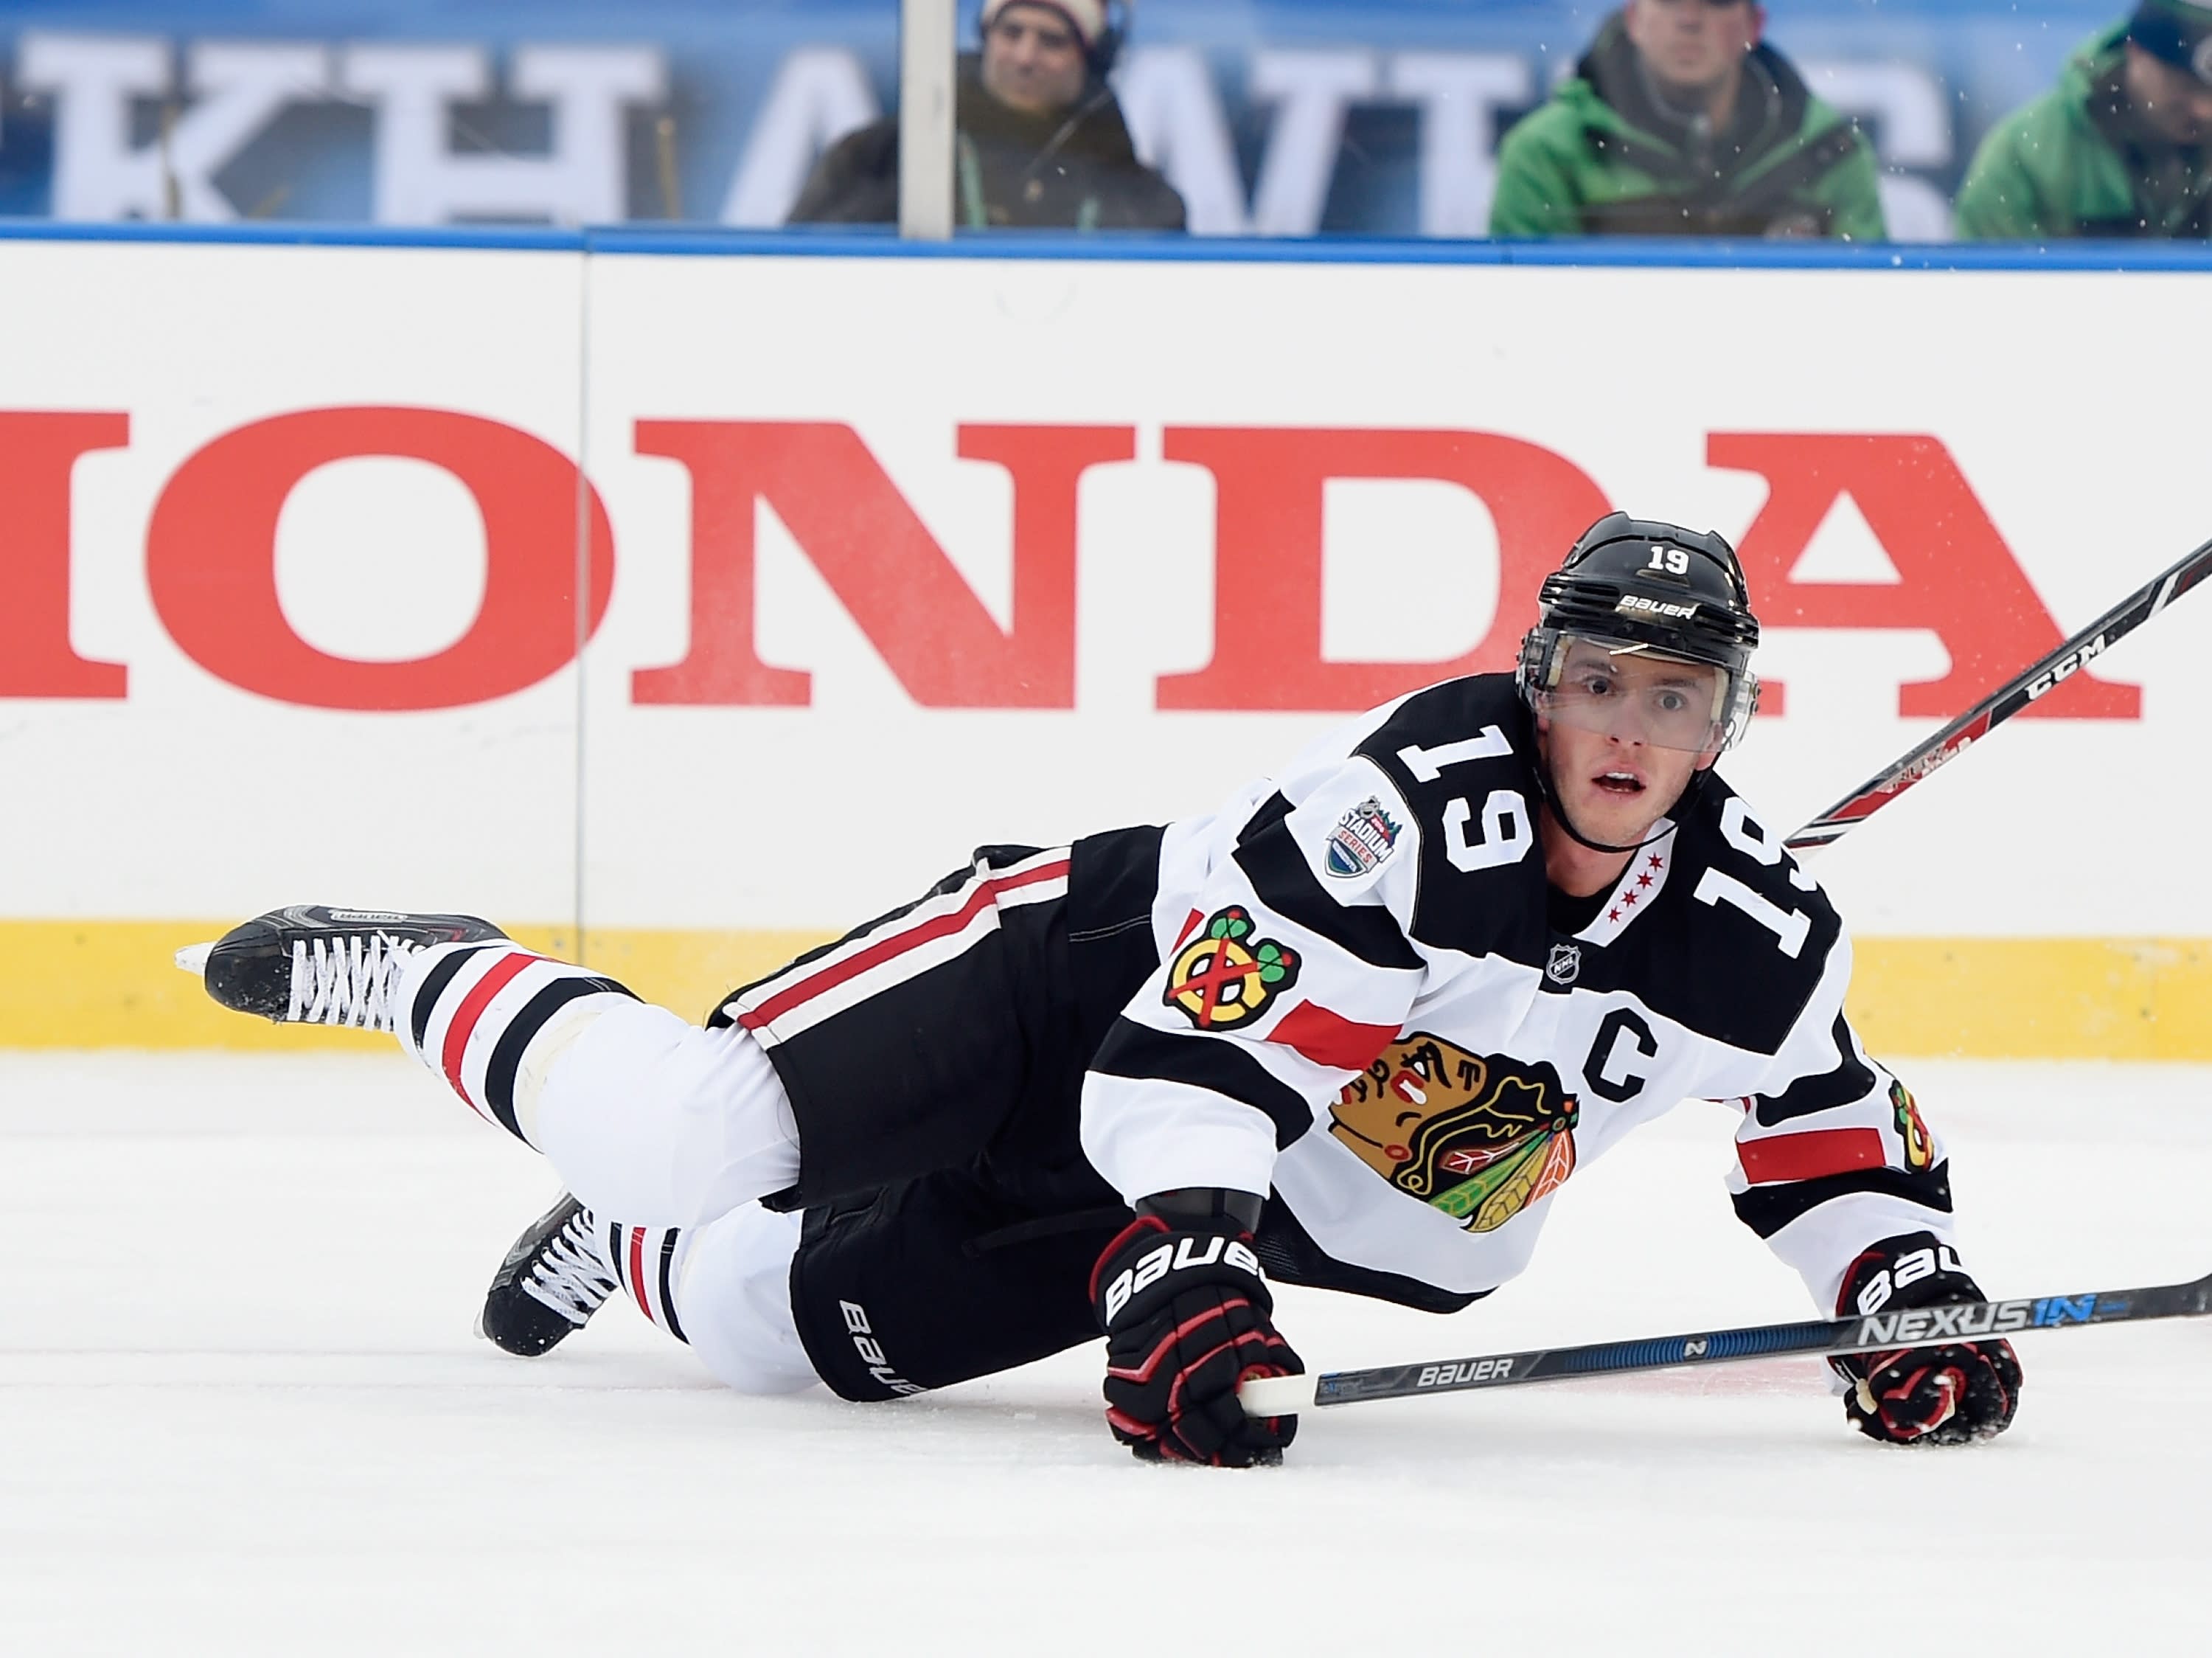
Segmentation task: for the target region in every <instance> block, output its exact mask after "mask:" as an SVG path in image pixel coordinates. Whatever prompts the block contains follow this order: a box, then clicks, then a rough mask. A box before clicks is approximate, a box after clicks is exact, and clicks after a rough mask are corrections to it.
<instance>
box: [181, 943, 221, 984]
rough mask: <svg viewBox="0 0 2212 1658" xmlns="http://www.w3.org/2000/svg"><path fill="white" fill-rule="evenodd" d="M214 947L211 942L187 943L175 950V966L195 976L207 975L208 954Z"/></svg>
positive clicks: (202, 976)
mask: <svg viewBox="0 0 2212 1658" xmlns="http://www.w3.org/2000/svg"><path fill="white" fill-rule="evenodd" d="M214 948H215V945H214V944H213V943H212V942H210V943H206V944H187V945H185V948H183V949H181V950H179V951H178V952H177V966H178V967H179V970H180V971H182V972H188V973H190V974H191V976H192V977H193V978H205V977H206V976H207V964H208V954H209V952H210V951H211V950H213V949H214Z"/></svg>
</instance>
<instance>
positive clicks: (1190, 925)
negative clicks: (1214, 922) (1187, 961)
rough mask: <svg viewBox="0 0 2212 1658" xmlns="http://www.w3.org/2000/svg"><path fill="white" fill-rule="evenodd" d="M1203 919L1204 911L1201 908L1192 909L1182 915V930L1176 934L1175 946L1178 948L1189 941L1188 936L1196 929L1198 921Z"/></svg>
mask: <svg viewBox="0 0 2212 1658" xmlns="http://www.w3.org/2000/svg"><path fill="white" fill-rule="evenodd" d="M1205 919H1206V911H1203V910H1193V911H1191V912H1190V913H1189V914H1188V916H1186V917H1183V923H1182V931H1181V932H1179V933H1177V934H1176V942H1175V947H1176V948H1177V949H1178V950H1180V949H1181V948H1182V947H1183V946H1184V945H1186V944H1188V943H1189V942H1190V936H1191V935H1192V934H1193V933H1194V932H1196V931H1197V930H1198V923H1200V922H1201V921H1203V920H1205Z"/></svg>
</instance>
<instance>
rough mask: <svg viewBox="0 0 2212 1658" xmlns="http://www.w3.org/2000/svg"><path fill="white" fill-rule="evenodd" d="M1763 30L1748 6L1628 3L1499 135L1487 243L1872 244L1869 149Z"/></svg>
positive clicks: (1877, 226) (1757, 10) (1875, 197)
mask: <svg viewBox="0 0 2212 1658" xmlns="http://www.w3.org/2000/svg"><path fill="white" fill-rule="evenodd" d="M1765 24H1766V10H1765V7H1763V6H1759V5H1754V4H1753V3H1752V0H1627V3H1626V5H1625V6H1623V7H1622V8H1621V9H1620V11H1619V12H1618V13H1616V14H1615V15H1613V16H1612V17H1611V18H1609V19H1607V21H1606V23H1605V24H1604V26H1603V27H1601V28H1600V29H1599V31H1598V35H1597V39H1596V40H1595V42H1594V43H1593V44H1592V45H1591V46H1590V48H1589V52H1587V53H1586V54H1585V55H1584V56H1583V59H1582V61H1581V63H1580V64H1577V67H1576V72H1575V75H1574V77H1573V78H1572V79H1571V80H1569V81H1567V82H1565V84H1563V85H1562V86H1561V87H1560V88H1559V90H1558V92H1557V93H1555V94H1553V97H1552V99H1551V101H1549V102H1548V103H1547V104H1545V105H1544V106H1543V107H1541V108H1540V109H1538V110H1537V111H1536V112H1535V113H1534V114H1531V115H1529V116H1528V118H1527V119H1524V120H1522V122H1520V123H1519V125H1516V126H1515V127H1514V128H1513V130H1512V131H1510V132H1508V133H1507V134H1506V135H1505V140H1504V143H1502V144H1501V145H1500V146H1499V148H1498V191H1497V194H1496V196H1495V197H1494V198H1492V204H1491V215H1490V233H1491V235H1494V236H1575V235H1640V236H1665V235H1688V236H1833V237H1840V238H1844V239H1846V240H1850V241H1881V239H1882V237H1883V235H1884V234H1885V232H1884V229H1883V224H1882V215H1881V194H1880V192H1879V189H1878V187H1877V184H1876V173H1875V160H1874V151H1873V149H1872V148H1871V147H1870V146H1869V144H1868V143H1867V141H1866V139H1865V137H1863V135H1862V134H1861V133H1860V132H1859V131H1858V130H1857V128H1856V127H1855V126H1853V125H1851V124H1850V122H1849V121H1847V120H1845V119H1844V118H1843V117H1842V116H1841V115H1839V114H1838V113H1837V112H1836V111H1835V110H1833V109H1831V108H1830V107H1828V106H1827V105H1826V104H1824V103H1822V102H1821V101H1820V100H1819V99H1817V98H1815V97H1814V96H1813V94H1812V93H1811V92H1810V91H1809V90H1808V89H1807V88H1806V85H1805V82H1804V79H1803V77H1802V76H1800V75H1799V74H1798V73H1797V71H1796V70H1795V69H1794V68H1792V67H1791V66H1790V63H1789V62H1788V60H1787V59H1785V58H1783V56H1782V55H1781V54H1780V53H1779V52H1776V51H1775V50H1774V49H1773V48H1772V47H1771V46H1766V45H1765V44H1763V43H1762V41H1761V40H1760V35H1761V33H1762V32H1763V30H1764V29H1765Z"/></svg>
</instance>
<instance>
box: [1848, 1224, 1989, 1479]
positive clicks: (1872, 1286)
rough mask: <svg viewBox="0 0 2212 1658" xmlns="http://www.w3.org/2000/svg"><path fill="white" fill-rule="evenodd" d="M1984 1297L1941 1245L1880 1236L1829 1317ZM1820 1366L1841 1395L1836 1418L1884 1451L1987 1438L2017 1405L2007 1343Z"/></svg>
mask: <svg viewBox="0 0 2212 1658" xmlns="http://www.w3.org/2000/svg"><path fill="white" fill-rule="evenodd" d="M1988 1299H1989V1298H1988V1297H1987V1296H1986V1295H1983V1294H1982V1290H1981V1286H1980V1285H1979V1284H1978V1283H1975V1282H1974V1281H1973V1280H1972V1278H1970V1277H1967V1276H1966V1271H1965V1270H1964V1269H1963V1268H1961V1267H1960V1265H1959V1258H1958V1256H1957V1255H1955V1254H1954V1253H1952V1250H1951V1247H1950V1246H1949V1245H1948V1244H1940V1243H1938V1242H1936V1237H1935V1234H1933V1233H1929V1232H1911V1233H1907V1234H1905V1235H1904V1236H1902V1237H1897V1238H1885V1239H1883V1240H1881V1242H1880V1243H1878V1244H1875V1246H1874V1247H1872V1248H1870V1249H1869V1250H1868V1251H1867V1252H1866V1253H1864V1254H1863V1255H1861V1256H1860V1257H1859V1258H1858V1259H1857V1260H1855V1261H1853V1262H1852V1263H1851V1265H1850V1271H1846V1272H1845V1273H1844V1289H1843V1294H1842V1295H1839V1296H1838V1298H1837V1301H1836V1315H1837V1316H1838V1318H1851V1317H1854V1316H1857V1317H1864V1316H1866V1315H1868V1314H1874V1313H1879V1312H1881V1311H1882V1310H1883V1309H1884V1308H1913V1307H1948V1306H1949V1305H1950V1304H1951V1303H1952V1302H1954V1301H1986V1300H1988ZM1828 1362H1829V1363H1830V1364H1831V1365H1832V1366H1833V1367H1834V1368H1835V1372H1836V1374H1837V1375H1839V1376H1841V1377H1842V1378H1843V1379H1844V1387H1846V1388H1847V1389H1848V1391H1847V1392H1846V1393H1844V1414H1845V1415H1846V1416H1848V1417H1850V1419H1851V1423H1852V1425H1853V1426H1854V1427H1856V1428H1857V1429H1858V1430H1859V1431H1860V1432H1861V1433H1863V1434H1864V1435H1865V1436H1867V1437H1868V1438H1869V1439H1878V1440H1881V1441H1883V1442H1885V1443H1887V1444H1891V1445H1966V1444H1970V1443H1972V1442H1973V1441H1975V1440H1980V1439H1994V1438H1996V1436H1998V1435H1999V1434H2001V1433H2002V1432H2004V1430H2005V1429H2006V1428H2008V1426H2010V1425H2011V1423H2012V1413H2013V1411H2014V1410H2015V1408H2016V1407H2017V1406H2018V1405H2019V1403H2020V1382H2021V1376H2020V1360H2019V1359H2018V1358H2017V1357H2016V1356H2015V1355H2014V1353H2013V1350H2012V1344H2011V1343H2010V1342H2008V1341H2002V1340H1999V1341H1970V1342H1954V1343H1950V1344H1946V1345H1944V1346H1942V1347H1912V1348H1902V1349H1899V1350H1897V1351H1895V1352H1890V1353H1850V1354H1846V1355H1844V1356H1842V1357H1839V1358H1832V1359H1830V1360H1829V1361H1828Z"/></svg>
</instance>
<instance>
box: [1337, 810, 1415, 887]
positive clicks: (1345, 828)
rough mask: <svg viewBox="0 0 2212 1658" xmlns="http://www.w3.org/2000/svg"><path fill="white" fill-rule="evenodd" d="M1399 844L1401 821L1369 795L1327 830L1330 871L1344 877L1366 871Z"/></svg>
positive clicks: (1363, 873) (1350, 878) (1348, 879)
mask: <svg viewBox="0 0 2212 1658" xmlns="http://www.w3.org/2000/svg"><path fill="white" fill-rule="evenodd" d="M1397 844H1398V825H1397V824H1396V823H1395V821H1393V820H1392V819H1391V816H1390V814H1389V813H1388V812H1386V811H1384V810H1383V802H1381V801H1379V800H1377V799H1376V797H1375V796H1374V795H1369V796H1368V797H1367V798H1366V799H1365V800H1364V801H1362V802H1359V804H1358V805H1357V806H1355V807H1353V808H1352V809H1351V810H1350V811H1349V812H1346V814H1344V815H1343V817H1341V818H1340V819H1339V820H1337V825H1336V827H1335V828H1334V829H1332V830H1330V831H1329V832H1328V872H1329V874H1331V875H1335V876H1337V877H1339V878H1340V879H1342V880H1345V881H1350V880H1352V878H1353V877H1355V876H1358V875H1366V874H1368V873H1369V872H1370V871H1371V870H1373V869H1375V868H1376V865H1378V864H1380V863H1382V862H1383V859H1384V858H1386V857H1389V856H1390V854H1391V852H1392V851H1393V850H1395V848H1396V846H1397Z"/></svg>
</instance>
